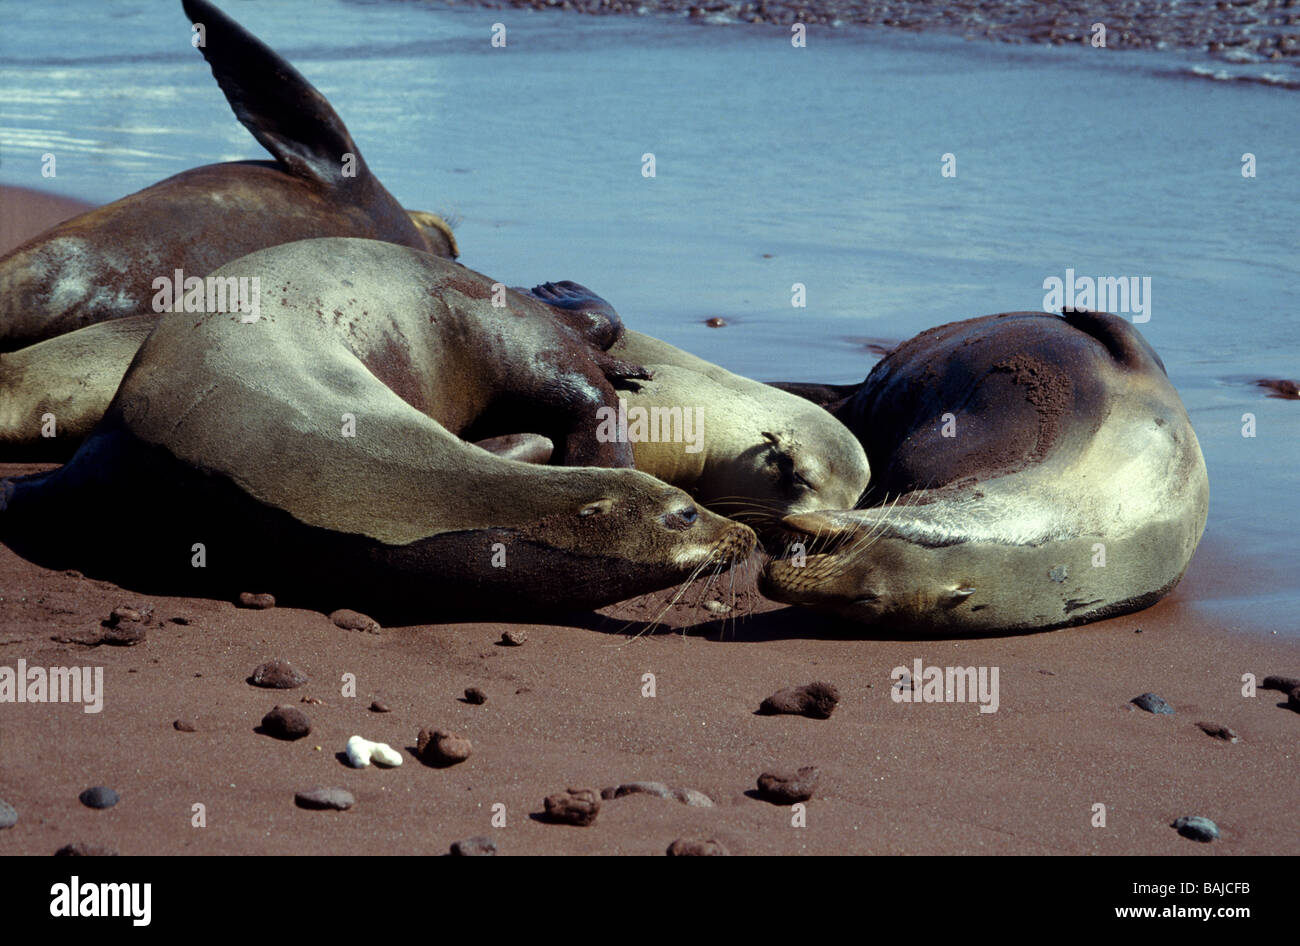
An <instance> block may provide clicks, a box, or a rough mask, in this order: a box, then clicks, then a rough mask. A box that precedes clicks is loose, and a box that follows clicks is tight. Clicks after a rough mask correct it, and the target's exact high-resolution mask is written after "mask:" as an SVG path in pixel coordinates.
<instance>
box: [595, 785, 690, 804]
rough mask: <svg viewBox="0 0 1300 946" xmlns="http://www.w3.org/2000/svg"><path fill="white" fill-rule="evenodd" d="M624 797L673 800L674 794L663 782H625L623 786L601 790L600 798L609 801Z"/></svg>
mask: <svg viewBox="0 0 1300 946" xmlns="http://www.w3.org/2000/svg"><path fill="white" fill-rule="evenodd" d="M624 795H653V796H654V797H655V798H672V797H673V792H672V789H670V788H669V787H668V786H667V785H665V784H664V783H663V782H624V783H623V784H622V785H615V786H611V787H610V788H605V789H601V792H600V797H601V798H603V799H605V801H609V800H611V799H614V798H622V797H623V796H624Z"/></svg>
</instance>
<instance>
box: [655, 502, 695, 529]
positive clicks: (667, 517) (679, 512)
mask: <svg viewBox="0 0 1300 946" xmlns="http://www.w3.org/2000/svg"><path fill="white" fill-rule="evenodd" d="M699 517H700V513H699V510H697V509H696V508H695V507H694V506H683V507H682V508H681V509H674V510H673V511H672V512H670V513H665V514H664V516H663V520H662V521H663V524H664V525H666V526H667V527H668V528H670V529H689V528H690V527H691V526H693V525H694V524H695V520H696V519H698V518H699Z"/></svg>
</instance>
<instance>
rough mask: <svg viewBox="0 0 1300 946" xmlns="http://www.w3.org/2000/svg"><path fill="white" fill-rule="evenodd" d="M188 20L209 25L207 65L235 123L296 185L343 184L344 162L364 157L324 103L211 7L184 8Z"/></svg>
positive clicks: (196, 0) (360, 172)
mask: <svg viewBox="0 0 1300 946" xmlns="http://www.w3.org/2000/svg"><path fill="white" fill-rule="evenodd" d="M183 6H184V7H185V15H186V16H188V17H189V18H190V20H191V21H192V22H193V23H196V24H202V26H203V29H204V40H203V42H204V45H203V46H201V47H200V52H202V53H203V58H204V59H206V60H207V61H208V64H209V65H210V66H211V67H212V75H213V76H214V77H215V78H216V80H217V84H218V85H220V86H221V91H222V92H224V93H225V94H226V100H227V101H228V102H230V107H231V108H232V109H234V111H235V117H236V118H238V119H239V121H240V122H241V123H242V124H243V125H244V127H245V128H247V129H248V130H249V131H250V132H252V133H253V137H254V138H256V139H257V140H258V141H259V142H261V144H262V146H263V147H264V148H266V150H267V151H269V152H271V154H273V155H274V156H275V158H276V160H277V161H279V162H280V163H281V164H283V165H284V166H285V167H286V168H288V169H289V171H290V173H292V174H294V175H296V176H297V177H305V178H310V179H313V180H317V181H320V182H322V183H325V184H330V185H333V184H337V183H340V182H341V181H342V180H343V155H345V154H352V155H354V156H355V158H356V168H355V171H356V175H355V177H357V178H361V177H365V176H367V175H368V171H367V170H366V166H365V162H364V161H363V160H362V158H361V152H360V151H358V150H357V146H356V144H354V143H353V141H352V136H351V135H349V134H348V130H347V128H346V127H345V126H344V124H343V120H342V119H340V118H339V116H338V115H337V114H336V113H335V111H334V109H333V108H332V107H331V106H330V103H329V102H328V101H326V99H325V96H323V95H321V94H320V92H318V91H316V89H315V88H314V87H313V86H312V84H311V83H310V82H308V81H307V80H306V79H304V78H303V77H302V75H301V74H300V73H299V72H298V70H297V69H295V68H294V67H293V66H291V65H289V63H288V62H287V61H286V60H285V59H284V58H283V57H282V56H280V55H279V54H278V53H276V52H275V51H274V50H272V49H271V48H270V47H269V46H267V45H266V44H265V43H263V42H262V41H261V40H259V39H258V38H257V37H256V36H254V35H253V34H252V33H250V32H248V30H246V29H244V28H243V27H242V26H240V25H239V24H238V23H236V22H235V21H234V20H232V19H231V18H230V17H228V16H226V14H224V13H222V12H221V11H220V10H218V9H217V8H216V7H214V6H213V5H212V4H211V3H209V2H208V0H183Z"/></svg>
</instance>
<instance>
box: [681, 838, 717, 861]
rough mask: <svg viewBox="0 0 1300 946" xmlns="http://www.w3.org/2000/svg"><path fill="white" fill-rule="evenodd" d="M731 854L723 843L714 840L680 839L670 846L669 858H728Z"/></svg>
mask: <svg viewBox="0 0 1300 946" xmlns="http://www.w3.org/2000/svg"><path fill="white" fill-rule="evenodd" d="M730 853H731V852H730V851H728V850H727V849H726V848H725V847H723V846H722V844H721V842H718V841H714V840H713V839H712V838H710V839H709V840H707V841H696V840H687V839H686V838H678V839H677V840H676V841H674V842H673V843H672V844H670V845H668V856H669V857H719V856H721V857H727V856H729V855H730Z"/></svg>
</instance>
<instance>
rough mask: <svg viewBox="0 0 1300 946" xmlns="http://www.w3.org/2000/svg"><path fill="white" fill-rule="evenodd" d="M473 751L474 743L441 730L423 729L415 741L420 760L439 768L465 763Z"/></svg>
mask: <svg viewBox="0 0 1300 946" xmlns="http://www.w3.org/2000/svg"><path fill="white" fill-rule="evenodd" d="M473 750H474V745H473V743H471V742H470V741H469V740H468V739H466V738H465V737H464V736H457V735H456V734H455V733H449V732H443V731H442V730H441V729H421V730H420V733H419V735H418V736H417V737H416V740H415V751H416V754H417V755H419V757H420V759H421V760H423V761H424V762H425V763H427V764H428V765H434V766H438V767H439V768H445V767H447V766H449V765H456V764H457V763H460V762H464V761H465V760H466V759H468V758H469V756H470V753H471V752H472V751H473Z"/></svg>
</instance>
